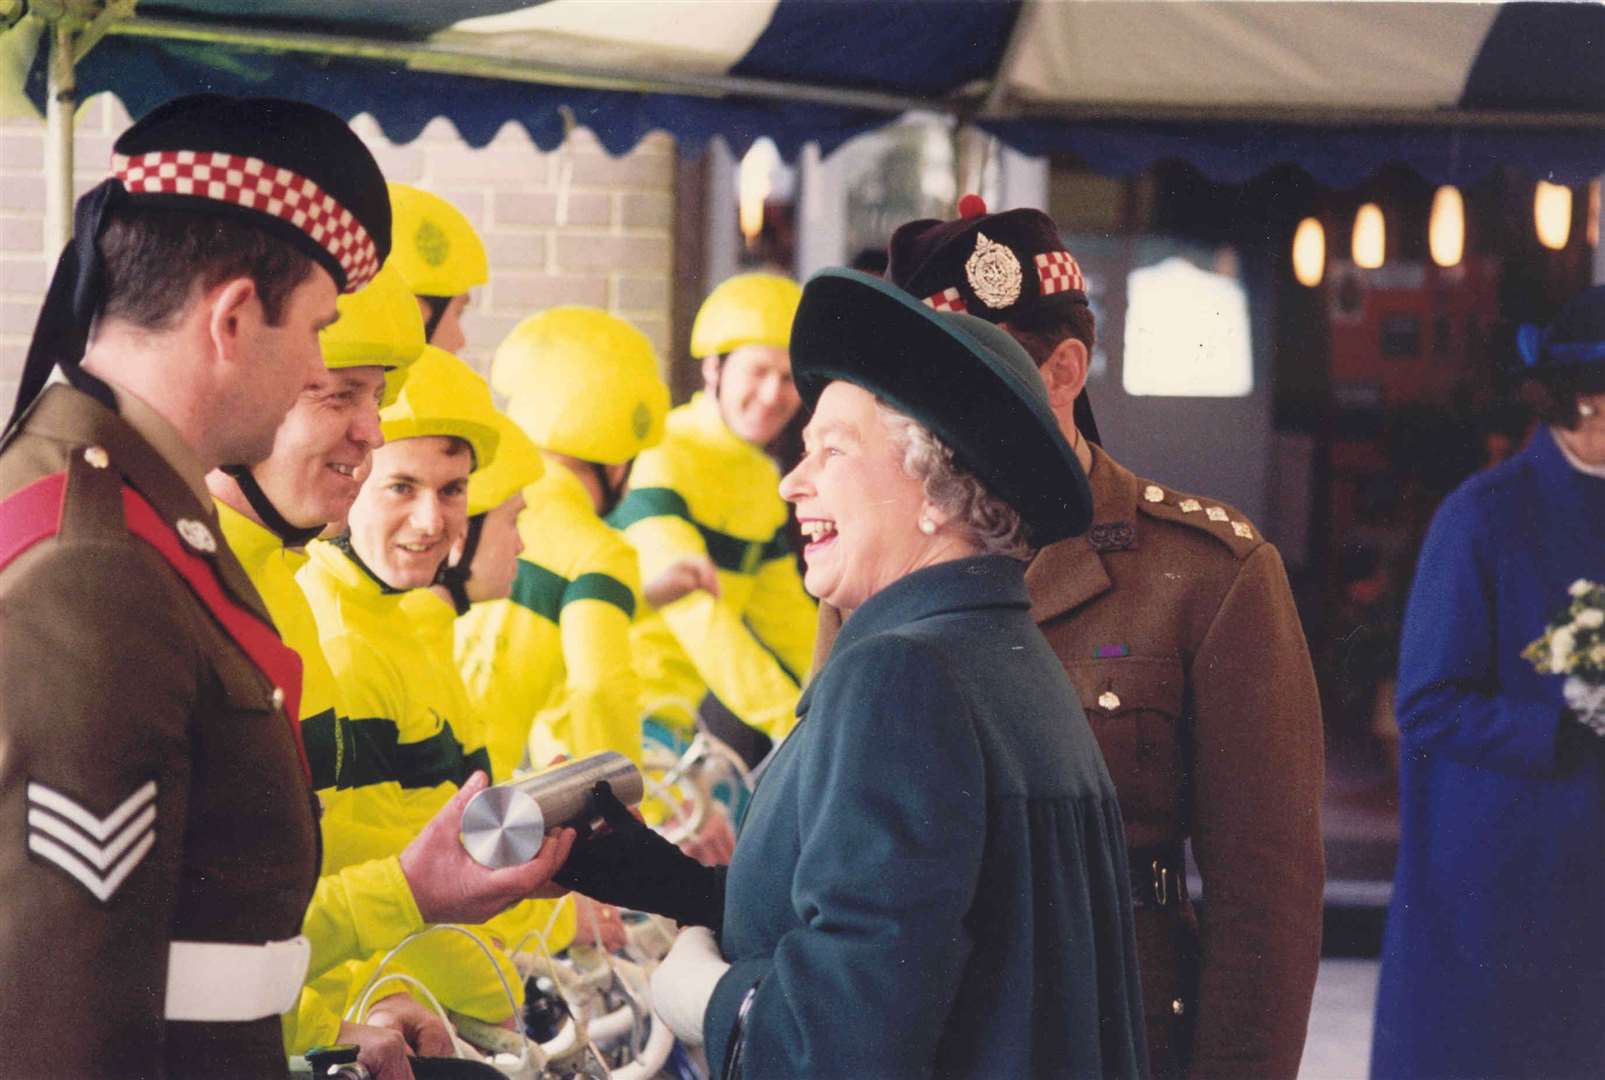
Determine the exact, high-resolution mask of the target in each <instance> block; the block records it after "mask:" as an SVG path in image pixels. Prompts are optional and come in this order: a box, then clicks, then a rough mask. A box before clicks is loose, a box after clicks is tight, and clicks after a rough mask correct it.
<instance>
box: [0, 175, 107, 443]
mask: <svg viewBox="0 0 1605 1080" xmlns="http://www.w3.org/2000/svg"><path fill="white" fill-rule="evenodd" d="M127 197H128V192H127V191H125V190H124V188H123V185H122V183H121V181H118V180H103V181H101V182H100V183H99V184H98V185H96V186H95V187H94V188H92V189H91V190H90V191H88V192H87V193H85V195H84V197H83V198H81V199H79V200H78V206H77V208H76V209H75V211H74V213H73V238H72V239H71V240H70V241H68V243H67V246H66V248H65V249H63V250H62V253H61V258H60V259H59V260H58V261H57V262H56V272H55V274H54V275H52V277H51V279H50V288H49V290H48V291H47V292H46V293H45V302H44V306H43V307H41V308H40V309H39V321H38V322H37V323H35V324H34V328H33V341H32V342H30V343H29V345H28V359H27V360H26V361H25V362H24V363H23V366H22V378H21V380H20V382H19V385H18V387H17V402H16V405H15V406H14V407H13V408H12V410H11V418H10V419H9V420H7V421H6V430H8V431H9V430H10V429H11V428H12V427H13V426H14V425H15V424H16V423H17V421H18V420H19V419H21V417H22V414H23V413H25V412H27V411H28V406H29V405H32V404H33V402H34V399H35V398H37V397H38V396H39V395H40V394H41V393H42V392H43V391H44V388H45V384H46V383H47V382H49V381H50V372H51V370H52V369H53V368H56V367H60V368H61V370H62V374H64V375H66V376H67V381H68V382H69V383H71V384H72V385H73V386H75V387H77V388H78V389H79V390H82V391H83V392H84V393H86V394H88V395H90V396H91V397H93V398H95V399H96V400H97V401H99V402H100V403H101V404H103V405H105V406H106V407H107V408H108V409H111V410H113V411H115V410H116V408H117V399H116V398H115V397H114V396H113V394H112V392H111V387H109V386H107V385H106V384H105V383H104V382H102V381H101V380H99V379H97V378H95V377H94V376H93V375H91V374H90V373H89V372H87V371H85V370H83V368H81V367H80V366H79V364H80V362H81V361H82V360H83V358H84V349H85V347H86V346H87V345H88V344H89V327H90V324H91V323H92V322H93V321H94V318H95V313H96V312H97V311H98V310H99V309H100V305H101V302H102V301H103V300H104V299H105V295H104V294H105V286H106V281H105V277H106V275H105V273H104V271H103V270H102V268H101V265H100V252H99V250H98V248H97V247H96V244H97V243H98V241H99V240H100V233H101V230H102V229H104V228H105V223H106V215H107V213H108V212H109V211H111V210H113V209H115V208H116V207H117V206H119V205H120V204H121V203H122V202H123V200H125V199H126V198H127Z"/></svg>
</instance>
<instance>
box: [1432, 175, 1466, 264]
mask: <svg viewBox="0 0 1605 1080" xmlns="http://www.w3.org/2000/svg"><path fill="white" fill-rule="evenodd" d="M1427 248H1428V250H1430V251H1431V252H1432V261H1433V262H1435V263H1437V264H1438V265H1439V266H1443V267H1450V266H1459V265H1460V259H1461V257H1462V256H1464V255H1465V253H1466V201H1465V200H1464V199H1462V198H1461V197H1460V189H1459V188H1457V187H1455V186H1454V185H1453V184H1445V185H1443V186H1442V187H1441V188H1439V189H1438V190H1437V191H1436V192H1435V193H1434V194H1433V196H1432V217H1431V218H1430V219H1429V220H1428V222H1427Z"/></svg>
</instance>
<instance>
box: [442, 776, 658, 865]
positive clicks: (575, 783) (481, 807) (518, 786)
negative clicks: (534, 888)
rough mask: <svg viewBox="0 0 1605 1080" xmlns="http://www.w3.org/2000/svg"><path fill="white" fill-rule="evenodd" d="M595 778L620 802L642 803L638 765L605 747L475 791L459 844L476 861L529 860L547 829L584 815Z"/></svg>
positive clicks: (506, 862)
mask: <svg viewBox="0 0 1605 1080" xmlns="http://www.w3.org/2000/svg"><path fill="white" fill-rule="evenodd" d="M598 780H606V781H607V782H608V784H609V785H610V786H611V787H612V788H613V794H614V795H616V796H618V800H619V801H620V802H622V803H623V804H624V805H626V806H635V805H637V804H638V803H640V801H641V795H642V792H643V789H644V786H645V785H644V781H643V780H642V778H641V770H640V769H637V768H636V767H635V766H634V765H633V764H631V762H630V759H629V758H627V757H625V756H624V755H623V754H619V753H614V752H613V751H611V750H607V751H604V752H602V753H600V754H592V755H591V756H590V757H585V758H581V759H580V760H578V761H570V762H566V763H564V764H562V765H559V766H557V767H556V768H553V769H548V770H546V771H545V772H543V773H537V774H535V775H534V776H526V777H522V778H521V779H518V780H509V781H508V782H507V783H505V784H497V785H495V786H494V787H488V788H486V789H485V790H484V791H481V792H480V793H479V794H478V795H475V796H474V797H473V799H472V800H470V801H469V803H468V808H467V809H466V810H464V811H463V831H462V840H463V847H465V848H467V849H468V854H470V855H472V856H473V857H474V861H476V862H478V863H479V864H480V865H482V866H489V867H491V868H493V869H499V868H501V867H504V866H517V865H519V864H520V863H526V862H529V860H531V859H533V858H534V857H535V853H536V852H537V851H539V850H540V847H541V841H542V840H544V839H546V830H547V829H551V828H557V827H559V826H563V825H579V824H582V823H583V822H584V821H585V819H586V817H587V816H588V815H589V814H590V812H591V788H593V787H595V786H596V782H597V781H598Z"/></svg>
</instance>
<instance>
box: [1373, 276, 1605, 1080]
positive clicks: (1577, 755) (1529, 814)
mask: <svg viewBox="0 0 1605 1080" xmlns="http://www.w3.org/2000/svg"><path fill="white" fill-rule="evenodd" d="M1521 344H1522V346H1523V354H1524V356H1523V358H1524V359H1525V360H1526V362H1527V364H1528V369H1527V376H1528V378H1529V385H1528V387H1527V388H1526V392H1525V393H1524V396H1525V397H1528V398H1529V399H1530V400H1531V401H1532V403H1533V404H1534V405H1535V406H1536V407H1537V409H1538V412H1539V415H1540V419H1542V420H1543V421H1544V426H1542V427H1540V428H1539V429H1538V431H1537V432H1536V433H1535V434H1534V435H1533V438H1532V441H1531V443H1530V444H1529V445H1528V447H1527V448H1526V449H1525V450H1524V451H1523V452H1522V453H1520V454H1518V455H1516V456H1515V457H1513V458H1512V459H1510V460H1509V461H1507V462H1505V463H1504V464H1502V465H1500V466H1498V467H1497V468H1494V469H1491V470H1489V471H1488V472H1485V473H1482V474H1480V475H1478V476H1475V477H1472V478H1471V479H1470V480H1468V481H1466V483H1465V484H1463V485H1461V487H1460V488H1459V489H1458V490H1456V491H1455V492H1454V493H1453V494H1451V495H1450V496H1449V497H1448V498H1447V499H1445V500H1444V502H1443V505H1442V506H1441V507H1439V509H1438V513H1437V516H1436V517H1435V518H1434V519H1433V522H1432V527H1431V529H1430V530H1429V531H1428V534H1427V539H1426V544H1425V546H1424V547H1423V548H1422V551H1421V557H1420V560H1419V562H1418V569H1417V571H1416V579H1415V585H1414V587H1413V588H1412V589H1411V592H1410V602H1409V606H1408V610H1407V612H1406V615H1405V624H1404V640H1403V647H1402V651H1401V655H1400V661H1399V683H1398V715H1399V728H1400V732H1401V736H1402V739H1401V746H1400V751H1401V752H1400V755H1399V758H1400V762H1399V772H1400V775H1399V814H1400V838H1399V861H1398V868H1397V871H1396V876H1395V881H1394V891H1393V904H1392V908H1391V910H1390V912H1389V915H1388V927H1387V935H1386V938H1385V941H1384V945H1383V956H1382V977H1381V984H1380V987H1379V990H1378V996H1377V1012H1376V1024H1375V1036H1374V1040H1373V1048H1372V1058H1371V1072H1372V1076H1373V1077H1378V1078H1381V1077H1411V1078H1419V1077H1469V1076H1476V1077H1516V1076H1533V1077H1545V1078H1546V1080H1552V1078H1557V1077H1573V1076H1575V1077H1584V1076H1588V1077H1596V1076H1599V1075H1601V1074H1602V1072H1605V1012H1602V1008H1605V1005H1602V1003H1605V797H1602V796H1605V739H1602V738H1601V737H1600V736H1601V734H1602V733H1605V715H1599V714H1597V712H1595V711H1594V710H1591V709H1590V708H1589V707H1588V706H1587V705H1585V704H1584V703H1583V702H1581V701H1578V702H1575V703H1574V702H1569V701H1568V700H1567V695H1566V692H1565V690H1564V682H1565V680H1564V679H1563V678H1562V677H1561V676H1560V675H1555V674H1550V673H1548V672H1540V671H1537V670H1535V668H1534V666H1533V665H1532V664H1531V663H1530V662H1529V661H1528V660H1526V659H1524V658H1523V657H1522V655H1521V653H1522V650H1523V649H1524V648H1525V647H1526V646H1527V645H1528V644H1529V643H1530V642H1532V641H1533V640H1534V639H1536V638H1537V637H1539V636H1540V635H1541V634H1543V633H1544V630H1545V627H1546V626H1547V625H1548V624H1549V623H1550V622H1551V620H1552V619H1554V617H1555V616H1556V614H1557V613H1558V612H1559V611H1561V610H1562V609H1564V608H1565V607H1566V606H1567V605H1568V604H1569V603H1570V601H1571V597H1570V595H1569V589H1570V587H1571V586H1572V584H1573V583H1574V582H1576V581H1577V580H1578V579H1580V578H1586V579H1589V580H1592V581H1595V582H1601V581H1605V287H1595V288H1593V289H1591V290H1589V291H1588V292H1587V293H1585V294H1584V295H1583V296H1581V297H1579V298H1577V299H1576V300H1574V301H1573V302H1572V303H1571V304H1570V305H1568V307H1567V308H1566V309H1565V310H1564V311H1563V312H1562V314H1561V316H1560V318H1559V319H1557V320H1556V324H1555V326H1553V327H1552V328H1551V329H1550V330H1549V331H1548V333H1547V334H1540V333H1537V332H1535V331H1534V330H1527V331H1525V332H1524V333H1523V335H1522V338H1521ZM1574 704H1576V705H1577V707H1576V708H1574V707H1573V705H1574Z"/></svg>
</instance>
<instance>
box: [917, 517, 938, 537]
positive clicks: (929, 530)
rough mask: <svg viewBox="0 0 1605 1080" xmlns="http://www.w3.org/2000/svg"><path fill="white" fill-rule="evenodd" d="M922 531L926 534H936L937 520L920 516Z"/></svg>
mask: <svg viewBox="0 0 1605 1080" xmlns="http://www.w3.org/2000/svg"><path fill="white" fill-rule="evenodd" d="M920 532H922V533H924V534H925V535H926V536H934V535H935V534H936V522H934V521H932V520H931V519H930V518H928V517H922V518H920Z"/></svg>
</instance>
